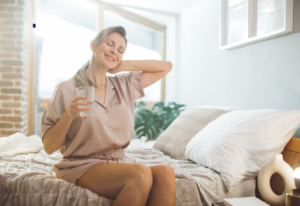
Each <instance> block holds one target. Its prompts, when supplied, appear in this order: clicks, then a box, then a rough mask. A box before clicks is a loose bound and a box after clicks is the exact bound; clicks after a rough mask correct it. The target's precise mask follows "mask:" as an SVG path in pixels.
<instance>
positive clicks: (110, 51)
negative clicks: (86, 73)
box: [93, 33, 126, 69]
mask: <svg viewBox="0 0 300 206" xmlns="http://www.w3.org/2000/svg"><path fill="white" fill-rule="evenodd" d="M125 47H126V41H125V39H124V38H123V37H122V36H121V35H120V34H118V33H110V34H109V35H108V36H107V38H106V40H105V41H104V42H103V43H102V44H100V45H98V46H97V47H93V51H94V56H95V58H96V60H97V62H99V63H101V64H104V65H105V66H106V67H107V68H108V69H112V68H115V67H117V65H118V64H119V63H120V62H121V61H122V58H123V54H124V52H125Z"/></svg>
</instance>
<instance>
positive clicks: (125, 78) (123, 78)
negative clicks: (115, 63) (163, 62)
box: [109, 71, 140, 82]
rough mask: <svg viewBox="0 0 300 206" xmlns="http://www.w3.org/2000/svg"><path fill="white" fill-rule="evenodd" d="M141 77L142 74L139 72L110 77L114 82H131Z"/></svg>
mask: <svg viewBox="0 0 300 206" xmlns="http://www.w3.org/2000/svg"><path fill="white" fill-rule="evenodd" d="M139 77H140V72H139V71H130V72H126V73H118V74H115V75H114V76H109V78H111V80H112V81H119V82H122V81H129V82H131V80H132V79H136V78H139Z"/></svg>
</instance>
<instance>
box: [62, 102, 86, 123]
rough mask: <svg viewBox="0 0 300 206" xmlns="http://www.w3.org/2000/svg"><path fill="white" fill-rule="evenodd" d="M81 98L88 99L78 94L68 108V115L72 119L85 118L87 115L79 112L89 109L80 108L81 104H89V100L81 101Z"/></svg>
mask: <svg viewBox="0 0 300 206" xmlns="http://www.w3.org/2000/svg"><path fill="white" fill-rule="evenodd" d="M79 100H86V97H85V96H76V97H75V98H74V99H73V100H72V101H71V103H70V105H69V107H68V109H67V110H66V112H67V114H68V116H69V117H70V118H71V119H74V118H79V119H85V118H86V116H80V115H79V112H80V111H81V112H83V111H88V108H79V106H87V105H88V102H87V101H79Z"/></svg>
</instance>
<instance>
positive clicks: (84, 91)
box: [76, 86, 95, 117]
mask: <svg viewBox="0 0 300 206" xmlns="http://www.w3.org/2000/svg"><path fill="white" fill-rule="evenodd" d="M76 95H77V96H85V97H86V100H78V101H84V102H88V103H89V104H88V105H87V106H79V108H89V110H88V111H80V112H79V115H80V116H87V117H89V116H92V115H94V99H95V87H89V86H83V87H77V88H76Z"/></svg>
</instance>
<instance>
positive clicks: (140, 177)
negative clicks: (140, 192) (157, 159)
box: [133, 164, 153, 192]
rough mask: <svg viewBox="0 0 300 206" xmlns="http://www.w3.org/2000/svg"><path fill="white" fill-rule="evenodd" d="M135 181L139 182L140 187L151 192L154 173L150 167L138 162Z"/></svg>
mask: <svg viewBox="0 0 300 206" xmlns="http://www.w3.org/2000/svg"><path fill="white" fill-rule="evenodd" d="M133 181H134V182H135V183H136V184H138V187H139V188H143V189H145V190H146V191H147V192H149V191H150V190H151V188H152V183H153V175H152V171H151V169H150V168H149V167H147V166H146V165H142V164H137V165H136V168H135V174H134V176H133Z"/></svg>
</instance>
